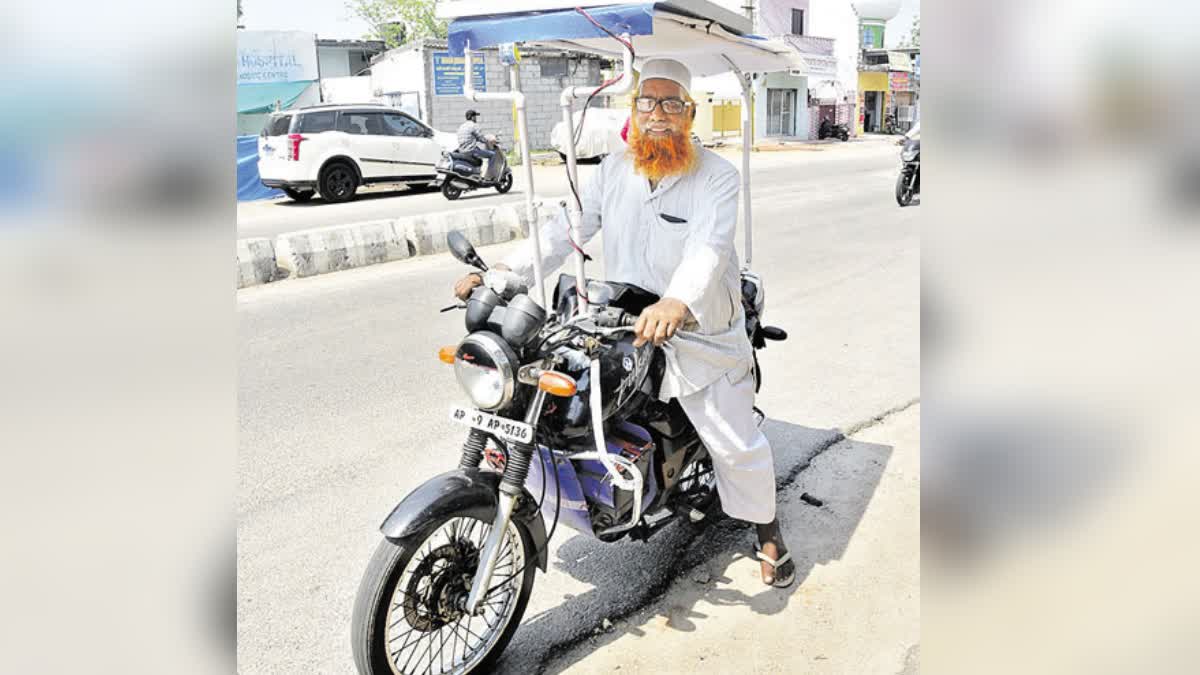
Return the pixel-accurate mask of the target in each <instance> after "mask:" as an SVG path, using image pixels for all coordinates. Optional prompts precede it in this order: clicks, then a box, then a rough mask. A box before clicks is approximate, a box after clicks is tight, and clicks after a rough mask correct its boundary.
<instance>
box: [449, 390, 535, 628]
mask: <svg viewBox="0 0 1200 675" xmlns="http://www.w3.org/2000/svg"><path fill="white" fill-rule="evenodd" d="M545 400H546V392H544V391H542V390H541V389H538V391H537V394H535V395H534V397H533V402H532V403H531V404H530V406H529V410H528V412H526V413H525V423H526V424H528V425H529V426H531V427H534V428H535V429H536V428H537V423H538V417H539V416H540V415H541V412H542V404H543V403H544V402H545ZM476 442H477V443H478V449H477V450H475V449H474V448H475V445H474V444H475V443H476ZM536 442H537V441H536V439H535V441H534V443H535V444H536ZM484 443H486V438H485V436H484V434H483V432H479V431H476V430H472V431H471V437H470V438H468V439H467V445H466V446H464V447H463V459H462V465H463V466H464V467H466V464H467V462H468V461H471V460H472V458H473V457H475V456H478V457H479V458H482V455H483V444H484ZM534 447H535V446H534V445H529V444H524V443H512V444H510V445H509V453H508V461H507V462H505V464H504V477H503V478H502V479H501V480H500V494H499V495H497V500H496V501H497V504H496V518H495V519H494V520H493V521H492V530H491V532H489V533H488V538H487V541H486V542H484V545H483V553H481V554H480V556H479V568H478V569H477V570H476V572H475V579H474V581H473V582H472V583H471V593H470V595H468V596H467V607H466V610H467V613H468V614H471V615H479V614H481V613H483V605H482V603H483V601H484V600H485V599H486V598H487V593H488V590H489V587H490V586H491V583H492V573H493V572H495V571H496V561H497V559H498V557H499V554H500V545H501V543H502V542H503V541H504V535H505V534H506V533H507V532H508V523H509V521H511V520H512V514H513V511H514V510H515V509H516V507H517V499H518V498H520V496H521V495H522V494H523V493H524V491H525V478H526V477H527V476H529V464H530V462H532V460H533V453H534ZM468 452H470V453H471V455H470V456H468ZM476 452H477V453H478V455H475V453H476ZM478 465H479V462H478V460H475V465H474V466H478ZM474 466H473V467H470V468H474ZM526 564H528V561H527V562H526Z"/></svg>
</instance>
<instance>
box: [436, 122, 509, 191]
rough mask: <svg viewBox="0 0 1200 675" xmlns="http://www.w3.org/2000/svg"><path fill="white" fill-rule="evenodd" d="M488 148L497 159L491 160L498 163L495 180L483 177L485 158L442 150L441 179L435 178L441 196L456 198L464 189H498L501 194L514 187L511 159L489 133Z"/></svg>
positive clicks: (438, 171) (439, 166)
mask: <svg viewBox="0 0 1200 675" xmlns="http://www.w3.org/2000/svg"><path fill="white" fill-rule="evenodd" d="M488 149H489V150H492V151H494V152H495V153H496V156H495V158H493V159H492V160H490V161H492V162H496V164H497V166H496V168H495V170H493V171H491V173H492V174H493V175H495V176H496V178H495V179H494V180H488V179H487V178H486V177H484V175H483V170H482V167H483V160H482V159H479V158H478V157H475V156H474V155H472V154H471V153H469V152H459V151H457V150H453V151H450V152H443V153H442V159H441V160H440V161H439V162H438V164H437V167H436V170H437V174H438V178H437V180H436V181H434V183H435V184H440V185H441V189H442V196H444V197H445V198H446V199H449V200H450V201H454V200H455V199H458V198H459V197H461V196H462V194H463V193H464V192H470V191H471V190H478V189H479V188H496V192H499V193H500V194H504V193H505V192H508V191H509V190H511V189H512V185H513V175H512V169H510V168H509V167H508V158H507V157H505V155H504V149H503V148H501V147H500V143H499V141H497V140H496V137H495V136H488Z"/></svg>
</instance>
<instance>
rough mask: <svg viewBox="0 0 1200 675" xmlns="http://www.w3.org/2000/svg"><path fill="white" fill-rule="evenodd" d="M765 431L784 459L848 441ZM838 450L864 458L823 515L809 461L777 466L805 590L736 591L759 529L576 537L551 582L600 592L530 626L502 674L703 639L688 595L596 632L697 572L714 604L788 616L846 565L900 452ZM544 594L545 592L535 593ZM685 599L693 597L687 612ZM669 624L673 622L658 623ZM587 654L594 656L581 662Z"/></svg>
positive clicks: (783, 513) (836, 472)
mask: <svg viewBox="0 0 1200 675" xmlns="http://www.w3.org/2000/svg"><path fill="white" fill-rule="evenodd" d="M764 431H765V432H766V434H767V436H768V438H770V440H771V444H772V446H774V447H775V449H776V456H777V458H778V457H779V456H780V455H783V456H792V457H795V456H796V455H797V454H800V455H801V456H808V457H811V456H812V455H813V454H815V453H816V452H819V451H820V450H822V449H824V448H826V447H828V446H829V443H830V442H831V440H832V439H834V438H838V435H836V432H833V431H831V430H825V429H813V428H808V427H802V426H799V425H794V424H790V423H787V422H781V421H778V420H768V421H767V423H766V425H765V427H764ZM814 444H815V447H813V446H814ZM800 445H807V446H809V447H810V449H811V451H810V452H803V451H801V452H799V453H797V452H796V450H795V448H796V447H797V446H800ZM834 448H835V450H831V451H830V452H833V451H836V452H838V453H851V454H852V455H853V456H854V457H855V459H854V460H853V462H851V464H852V466H853V470H847V469H846V468H845V467H843V466H840V465H839V466H838V467H835V468H834V469H833V475H832V477H831V478H827V483H829V484H832V486H833V487H831V488H829V489H828V492H829V494H815V495H812V496H814V497H816V498H818V499H819V500H821V501H822V502H823V503H822V505H821V506H813V505H811V504H810V503H807V502H805V501H802V500H801V499H800V495H801V494H802V493H803V492H804V490H806V489H810V488H804V489H801V486H803V485H804V483H805V475H806V474H805V473H804V471H803V468H804V467H806V466H807V464H808V462H807V460H801V461H800V462H799V464H798V465H793V466H788V467H780V466H779V461H778V459H777V462H776V463H777V468H776V475H777V477H778V481H779V482H780V483H782V484H781V485H780V488H779V493H778V504H779V506H778V513H779V519H780V522H781V525H782V527H783V531H784V536H785V537H786V541H787V543H788V545H789V547H790V550H791V552H792V557H793V559H794V560H795V561H796V581H795V583H794V584H793V585H792V586H791V587H790V588H787V589H775V588H769V587H767V586H765V585H764V586H762V587H761V590H759V591H758V592H755V593H752V594H747V593H745V592H743V591H741V590H737V589H735V588H733V586H732V585H731V584H730V583H729V582H731V581H732V579H731V578H730V576H729V574H728V570H729V568H730V567H731V566H732V565H734V564H735V563H737V562H739V561H741V560H742V559H744V558H751V557H753V555H754V554H753V542H754V529H753V527H751V526H750V524H748V523H745V522H742V521H737V520H733V519H728V518H727V519H724V520H721V521H718V522H716V523H713V524H712V525H711V526H710V527H709V528H708V529H707V530H705V531H704V532H703V533H701V534H699V535H693V534H691V533H690V532H688V531H687V530H686V528H684V527H681V526H680V525H678V524H676V525H672V526H670V527H668V528H666V529H665V530H663V531H662V532H660V533H659V534H657V535H655V536H654V538H653V539H651V541H650V542H647V543H639V542H629V541H622V542H618V543H616V544H602V543H600V542H599V541H597V540H595V539H592V538H590V537H587V536H584V535H576V536H574V537H573V538H571V539H569V540H568V541H566V542H565V543H564V544H563V545H562V546H560V547H559V549H558V551H557V559H556V560H555V561H554V562H553V563H552V566H551V574H562V573H566V574H570V575H571V576H572V577H573V578H575V579H577V580H579V581H581V582H584V583H586V584H589V585H591V586H592V588H591V590H588V591H587V592H586V593H583V594H581V595H578V596H573V595H567V596H565V597H564V598H563V600H564V601H563V602H562V603H560V604H559V605H557V606H556V607H554V608H552V609H549V610H546V611H544V612H542V613H540V614H538V615H536V616H532V617H528V618H527V619H526V620H525V622H524V623H523V625H522V626H521V628H520V630H518V632H517V634H516V636H515V637H514V639H513V642H512V643H511V644H510V645H509V647H508V648H507V650H506V654H505V657H504V659H503V660H502V661H501V662H500V664H499V671H498V672H503V673H518V672H521V673H526V672H531V671H532V670H535V669H534V668H531V665H532V664H534V663H536V664H539V665H538V667H537V668H536V671H537V672H539V673H559V672H562V671H565V670H567V669H569V668H570V667H571V666H573V665H575V664H576V663H578V662H579V661H581V660H583V659H584V658H586V656H587V655H589V654H590V653H591V652H592V651H593V650H594V649H596V648H599V647H601V646H603V645H607V644H609V643H611V642H612V641H614V640H616V639H618V638H620V637H623V636H625V635H630V634H632V635H634V636H637V637H645V636H647V634H648V632H650V631H655V632H657V631H661V630H663V628H662V625H663V624H664V623H665V627H666V629H670V630H677V631H684V632H691V631H695V630H696V629H697V624H698V623H699V622H702V621H703V620H704V619H706V618H708V615H706V614H704V613H702V612H699V611H696V609H695V607H694V605H695V601H696V600H698V599H699V598H700V597H701V595H700V594H697V593H685V594H675V595H673V596H672V604H671V605H670V606H669V607H665V608H658V609H657V610H656V612H655V613H653V614H644V615H638V616H637V619H636V621H635V622H634V624H633V625H630V626H627V627H624V628H623V629H617V630H615V631H613V632H611V633H603V632H601V633H599V634H598V635H597V634H596V628H597V627H598V626H600V625H601V624H602V622H603V621H604V620H605V619H609V620H610V621H613V622H614V623H615V622H616V621H617V620H618V619H620V618H624V617H628V616H632V615H635V614H637V613H638V612H639V611H641V610H643V609H645V608H647V607H649V606H650V605H652V604H653V603H654V602H655V601H656V600H658V599H659V598H660V597H662V596H663V594H664V593H665V592H667V590H668V589H669V588H670V585H671V583H672V582H674V581H675V580H676V579H680V578H685V579H690V577H691V575H692V573H693V572H692V571H693V569H694V568H697V567H700V566H703V567H704V569H705V570H707V571H708V572H709V573H710V576H711V579H710V580H709V582H708V583H707V584H705V586H704V591H705V592H704V593H703V597H704V598H705V599H706V600H707V601H708V602H709V603H710V604H717V605H721V606H729V605H745V606H748V607H750V608H751V609H752V611H754V612H755V613H758V614H762V615H772V614H777V613H779V612H780V611H782V610H783V609H784V608H785V607H787V606H788V603H789V602H790V600H791V598H792V597H793V595H794V594H795V593H796V591H797V590H798V589H799V588H800V587H801V586H802V585H803V584H804V582H805V579H806V578H807V577H808V575H809V574H810V573H811V571H812V570H813V568H814V567H815V566H817V565H824V564H828V563H829V562H832V561H835V560H838V559H840V558H841V557H842V555H843V554H844V552H845V551H846V548H847V546H848V545H849V542H850V538H851V537H852V536H853V534H854V532H855V530H856V529H857V527H858V523H859V521H860V520H861V519H862V516H863V513H864V512H865V511H866V508H867V505H868V504H869V503H870V501H871V498H872V496H873V495H874V493H875V489H876V487H877V486H878V485H879V480H880V477H881V476H882V474H883V470H884V467H885V466H886V465H887V462H888V459H889V458H890V457H891V454H892V448H891V447H890V446H883V445H876V444H871V443H861V442H857V441H852V440H845V441H842V442H841V443H838V444H836V445H835V446H834ZM793 464H795V463H793ZM547 525H549V524H547ZM697 571H698V570H697ZM691 583H695V582H691ZM697 588H700V586H699V585H697ZM537 592H538V589H537V588H536V587H535V588H534V593H535V594H536V593H537ZM680 595H684V596H686V597H685V598H684V601H683V602H682V603H681V602H680V601H679V597H678V596H680ZM659 616H662V617H664V620H660V621H655V619H656V617H659ZM580 645H586V646H585V647H584V648H583V649H580V650H576V651H574V653H571V652H572V649H573V648H576V647H579V646H580ZM564 655H566V657H565V658H563V657H564ZM555 658H559V659H562V660H561V661H558V662H555V663H554V664H553V666H547V665H545V664H546V663H547V662H548V661H551V660H553V659H555Z"/></svg>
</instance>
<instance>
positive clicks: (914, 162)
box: [896, 134, 921, 207]
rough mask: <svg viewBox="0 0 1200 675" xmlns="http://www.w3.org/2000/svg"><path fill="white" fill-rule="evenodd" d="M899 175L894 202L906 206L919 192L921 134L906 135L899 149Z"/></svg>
mask: <svg viewBox="0 0 1200 675" xmlns="http://www.w3.org/2000/svg"><path fill="white" fill-rule="evenodd" d="M900 162H901V166H900V175H899V176H898V177H897V178H896V203H897V204H899V205H900V206H902V207H903V206H908V205H909V204H911V203H912V200H913V196H915V195H919V194H921V136H920V135H919V134H917V135H915V136H912V137H906V138H905V139H904V147H903V149H901V151H900Z"/></svg>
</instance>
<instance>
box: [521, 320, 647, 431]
mask: <svg viewBox="0 0 1200 675" xmlns="http://www.w3.org/2000/svg"><path fill="white" fill-rule="evenodd" d="M633 341H634V337H633V335H631V334H626V335H624V336H622V337H620V338H617V339H616V340H615V341H614V342H612V343H610V344H611V346H610V347H609V348H608V349H606V350H604V351H603V352H602V353H601V355H600V357H599V360H600V386H601V387H602V390H601V391H602V392H603V396H602V397H601V399H602V401H603V403H604V410H603V413H602V418H603V419H604V420H611V419H625V418H628V417H630V416H631V415H633V414H634V413H635V412H636V411H637V410H638V409H639V408H640V407H641V406H643V405H644V404H645V403H646V402H647V401H648V400H649V399H650V398H651V397H652V396H653V395H654V394H656V393H657V391H658V386H659V384H660V383H661V381H662V370H663V366H664V364H663V357H662V354H661V352H659V351H658V350H656V349H655V348H654V346H653V345H652V344H650V343H647V344H644V345H642V346H641V347H634V346H633ZM560 356H562V357H563V358H564V360H565V364H564V365H563V366H562V367H561V370H562V372H564V373H566V374H567V375H570V376H571V377H573V378H575V384H576V391H575V395H574V396H572V397H571V398H569V399H565V400H564V399H555V400H552V401H551V402H549V403H548V404H547V406H546V409H545V410H544V411H543V413H542V421H543V423H545V424H548V425H549V426H550V427H551V428H553V429H554V430H555V431H556V432H558V433H561V434H562V435H563V436H564V437H565V438H568V439H570V438H586V437H588V436H590V435H591V429H592V412H591V410H592V406H591V397H592V386H593V385H594V383H593V382H592V371H591V360H590V359H589V358H588V357H587V355H585V354H583V353H582V352H579V351H576V350H562V351H561V352H560Z"/></svg>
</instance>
